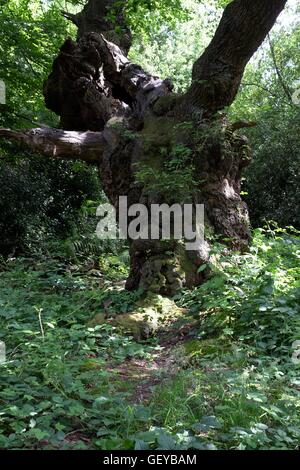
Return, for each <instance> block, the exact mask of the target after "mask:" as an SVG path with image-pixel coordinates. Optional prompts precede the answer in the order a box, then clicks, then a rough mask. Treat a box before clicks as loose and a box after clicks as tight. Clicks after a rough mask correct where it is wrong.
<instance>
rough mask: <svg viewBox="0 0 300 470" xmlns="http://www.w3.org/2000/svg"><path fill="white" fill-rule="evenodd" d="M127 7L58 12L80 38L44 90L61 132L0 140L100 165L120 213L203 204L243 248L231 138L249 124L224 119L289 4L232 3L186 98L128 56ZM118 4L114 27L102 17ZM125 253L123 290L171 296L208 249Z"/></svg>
mask: <svg viewBox="0 0 300 470" xmlns="http://www.w3.org/2000/svg"><path fill="white" fill-rule="evenodd" d="M125 3H126V2H115V0H89V2H88V3H87V5H86V7H85V8H84V9H83V11H82V12H81V13H80V14H78V15H70V14H68V13H66V12H63V14H64V16H65V17H66V18H68V19H70V20H71V21H73V23H75V24H76V25H77V27H78V37H77V40H76V42H74V41H73V40H71V39H70V38H69V39H67V40H66V41H65V43H64V44H63V45H62V47H61V49H60V53H59V55H58V57H57V58H56V59H55V60H54V63H53V69H52V72H51V74H50V76H49V78H48V79H47V81H46V82H45V84H44V96H45V102H46V106H47V107H48V108H49V109H51V110H52V111H54V112H55V113H56V114H57V115H59V116H60V127H61V129H62V130H51V129H38V130H34V131H28V132H22V133H18V132H14V131H9V130H0V135H3V136H6V137H9V138H15V139H18V140H21V141H22V142H24V143H25V144H26V145H29V146H30V147H32V148H34V149H35V150H37V151H39V152H40V153H43V154H45V155H51V156H54V157H57V158H80V159H82V160H85V161H87V162H88V163H92V164H96V165H98V167H99V175H100V178H101V181H102V184H103V188H104V191H105V193H106V195H107V196H108V198H109V200H110V202H111V203H112V204H113V205H114V206H115V207H116V208H118V203H119V197H120V196H127V197H128V205H132V204H137V203H142V204H144V205H146V206H147V207H148V208H150V207H151V205H152V204H162V203H167V204H169V205H172V204H174V203H179V204H183V203H192V204H193V205H194V206H195V204H204V205H205V215H206V226H207V227H208V228H209V230H210V231H213V232H214V233H216V234H218V235H220V236H221V237H222V238H223V239H224V241H225V242H226V243H228V244H229V245H231V246H232V247H233V248H234V249H237V250H244V249H245V248H246V247H247V246H248V244H249V242H250V229H249V217H248V210H247V206H246V204H245V203H244V202H243V201H242V199H241V196H240V190H241V175H242V170H243V169H244V168H245V167H246V166H247V165H248V164H249V162H250V161H251V150H250V148H249V144H248V141H247V139H246V137H244V136H242V135H240V134H239V133H238V132H237V131H238V129H240V128H242V127H247V126H249V125H252V124H253V123H244V122H238V123H235V124H230V123H229V122H228V120H227V118H226V114H221V113H220V111H221V110H222V109H223V108H224V107H225V106H229V105H230V104H231V103H232V102H233V100H234V98H235V96H236V93H237V91H238V88H239V84H240V81H241V78H242V75H243V72H244V68H245V66H246V64H247V62H248V61H249V59H250V58H251V56H252V55H253V53H254V52H255V51H256V49H257V48H258V47H259V45H260V44H261V43H262V41H263V40H264V38H265V37H266V35H267V34H268V32H269V31H270V29H271V27H272V26H273V24H274V22H275V20H276V18H277V16H278V15H279V13H280V11H281V10H282V9H283V7H284V5H285V3H286V0H273V1H272V2H270V1H269V0H252V1H250V0H234V1H233V2H231V3H230V4H229V5H228V7H227V8H226V9H225V11H224V15H223V18H222V20H221V22H220V25H219V27H218V29H217V31H216V34H215V37H214V38H213V40H212V42H211V44H210V45H209V47H208V48H207V49H206V51H205V52H204V54H203V55H202V56H201V58H200V59H199V60H198V61H197V62H196V64H195V66H194V69H193V82H192V85H191V87H190V89H189V90H188V92H187V93H186V94H185V95H176V94H174V93H173V92H172V89H173V85H172V82H171V80H170V79H166V80H161V79H160V78H158V77H153V76H151V75H150V74H148V73H146V72H145V71H144V70H143V69H142V68H141V67H140V66H138V65H135V64H132V63H130V61H129V60H128V59H127V57H126V54H127V53H128V50H129V48H130V45H131V34H130V31H129V30H128V27H127V26H126V24H125V20H124V14H123V9H124V4H125ZM116 4H117V5H118V10H117V12H116V23H115V24H113V23H112V21H111V20H108V19H107V18H105V15H104V12H105V11H107V8H110V9H111V8H112V7H114V6H115V5H116ZM115 26H118V29H117V31H118V33H117V32H116V29H115ZM120 31H121V34H120ZM170 183H171V184H170ZM129 244H130V256H131V271H130V276H129V279H128V280H127V288H128V289H136V288H139V287H141V288H143V289H146V290H149V291H152V292H157V293H161V294H168V295H170V294H173V293H174V292H176V290H177V289H179V288H181V287H183V286H187V287H192V286H195V285H198V284H199V283H201V282H202V281H203V280H204V279H205V278H206V276H207V273H208V267H207V263H208V261H209V246H208V243H207V242H202V243H201V245H200V246H199V247H198V249H197V250H194V251H186V250H185V248H184V243H183V241H178V240H169V241H165V240H162V239H160V240H129ZM199 268H200V269H199Z"/></svg>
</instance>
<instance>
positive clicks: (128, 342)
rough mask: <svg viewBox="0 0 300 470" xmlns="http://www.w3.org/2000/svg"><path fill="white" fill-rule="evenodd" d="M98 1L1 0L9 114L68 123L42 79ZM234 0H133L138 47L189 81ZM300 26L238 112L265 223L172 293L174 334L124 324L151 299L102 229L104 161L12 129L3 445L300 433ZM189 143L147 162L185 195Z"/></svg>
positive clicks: (217, 250)
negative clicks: (52, 108) (243, 245)
mask: <svg viewBox="0 0 300 470" xmlns="http://www.w3.org/2000/svg"><path fill="white" fill-rule="evenodd" d="M81 3H82V2H80V1H79V0H71V1H67V2H65V1H62V0H33V1H32V0H31V1H30V0H0V23H1V31H0V70H1V72H0V79H1V80H4V81H5V84H6V91H7V104H0V126H1V127H2V126H3V127H13V128H21V127H22V128H23V127H34V126H36V127H38V126H40V125H41V124H42V125H52V126H57V125H58V121H57V117H56V116H55V115H53V114H51V113H50V112H48V111H46V110H45V107H44V104H43V98H42V92H41V89H42V82H43V80H44V79H45V78H46V77H47V75H48V73H49V71H50V68H51V64H52V61H53V58H54V57H55V56H56V54H57V50H58V49H59V47H60V45H61V44H62V42H63V41H64V39H65V37H66V36H67V35H73V36H74V34H75V29H74V28H73V26H72V24H71V23H70V22H68V21H67V20H65V19H64V18H63V17H62V15H61V13H60V10H61V9H62V8H63V9H68V11H70V12H76V11H78V10H79V9H81V8H82V5H81ZM227 3H228V0H218V1H217V0H209V1H200V0H182V1H181V0H168V1H166V0H153V1H152V0H143V1H141V0H138V1H137V0H130V1H128V2H127V18H128V22H129V24H130V26H131V28H132V30H133V33H134V44H133V47H132V49H131V51H130V57H131V59H132V60H133V61H134V62H137V63H141V64H142V65H143V66H145V68H146V69H148V70H149V71H150V72H152V73H157V74H158V75H160V76H161V77H163V78H165V77H168V76H169V77H172V78H173V80H174V83H175V87H176V90H177V91H178V92H182V91H184V90H185V89H186V88H187V86H188V84H189V81H190V73H191V68H192V64H193V62H194V60H195V58H196V57H198V56H199V54H200V52H201V51H202V50H203V49H204V48H205V47H206V46H207V44H208V43H209V40H210V38H211V36H212V34H213V32H214V31H215V27H216V25H217V22H218V19H219V17H220V14H221V11H222V7H224V6H225V4H227ZM111 14H112V15H113V12H111ZM299 34H300V33H299V28H297V25H296V23H293V24H287V22H285V23H284V24H279V25H277V27H276V28H275V30H274V31H273V32H272V34H271V38H270V41H269V42H268V41H267V42H266V43H265V44H264V45H263V47H262V48H261V49H260V50H259V52H258V54H257V55H256V56H255V57H254V58H253V60H252V61H251V63H250V64H249V66H248V67H247V71H246V74H245V77H244V79H243V83H242V87H241V89H240V93H239V95H238V98H237V101H236V102H235V104H234V106H233V107H232V108H231V109H230V111H229V118H230V119H231V120H232V121H233V120H237V119H247V120H254V121H256V122H257V126H256V127H255V128H253V129H246V130H245V133H247V135H248V136H249V138H250V140H251V143H252V146H253V148H254V161H253V164H252V166H251V167H250V168H249V170H248V171H247V174H246V175H245V180H244V188H243V191H244V196H245V199H247V202H248V203H249V205H250V209H251V213H252V223H253V226H254V227H261V226H264V227H265V228H264V229H261V228H256V229H255V230H254V233H253V243H252V246H251V248H250V249H249V252H247V253H245V254H243V255H241V254H240V253H235V254H233V253H231V252H229V250H227V249H226V248H224V246H223V245H220V244H218V241H217V240H214V243H212V246H213V253H212V258H211V265H210V268H211V275H210V277H209V279H208V281H207V282H206V283H205V284H203V285H202V286H201V287H198V288H196V289H194V290H192V291H186V290H181V291H180V292H179V294H178V295H177V296H176V297H175V298H174V299H172V300H170V299H167V301H169V302H171V305H172V308H174V309H179V310H180V309H182V311H183V312H184V315H183V316H182V317H180V319H177V320H176V321H175V320H174V322H173V324H172V325H169V327H168V328H166V329H165V331H163V332H160V334H158V336H157V337H152V336H151V335H149V338H148V339H147V340H140V338H137V337H136V336H135V335H134V334H132V332H131V333H128V331H127V330H126V331H125V332H124V330H122V329H120V328H118V327H116V323H115V320H116V319H118V318H119V317H120V315H122V314H126V313H128V312H135V311H138V310H139V308H140V305H141V302H143V301H145V299H146V300H147V298H146V295H145V293H144V292H141V291H136V292H133V293H132V292H127V291H125V290H124V283H125V279H126V277H127V274H128V264H129V254H128V251H127V246H126V244H125V243H124V244H123V243H117V242H116V241H107V242H102V243H101V244H100V243H99V240H97V239H96V236H95V234H94V231H95V227H96V223H97V221H96V217H95V214H96V207H97V204H98V202H99V201H101V200H102V199H103V194H102V192H101V188H100V186H99V181H98V177H97V174H96V172H95V171H94V170H93V169H91V168H90V167H88V166H86V165H85V164H83V163H78V162H76V163H72V162H69V161H68V162H67V161H62V162H58V161H55V160H47V159H42V158H41V157H39V156H37V155H31V154H29V153H28V152H26V151H24V150H23V149H21V148H20V147H19V146H17V145H16V144H12V143H9V142H2V141H1V146H0V152H1V157H0V341H5V343H6V353H7V357H6V362H5V363H0V448H4V449H74V448H75V449H108V450H112V449H138V450H140V449H165V450H173V449H177V450H179V449H226V450H227V449H239V450H244V449H251V450H252V449H260V450H261V449H280V450H282V449H299V442H300V400H299V392H300V375H299V357H300V356H299V351H298V350H297V348H298V346H297V344H296V341H299V339H300V317H299V301H300V271H299V257H300V250H299V240H300V238H299V232H297V230H296V229H294V228H292V227H291V226H292V225H293V226H294V227H296V228H299V226H300V219H299V211H298V207H299V185H298V180H299V163H300V162H299V147H300V141H299V132H298V129H299V124H300V123H299V105H298V104H297V103H295V102H294V100H293V99H292V94H293V92H294V91H295V90H296V88H297V83H296V82H297V80H298V79H299V76H300V64H299V54H298V51H297V47H298V43H299V39H300V36H299ZM189 156H190V155H189V152H188V149H186V148H185V147H184V146H182V145H177V146H174V148H173V149H172V158H171V159H170V161H168V163H167V164H166V165H165V167H164V168H163V171H162V172H161V174H159V175H157V174H156V175H155V174H153V170H152V172H151V168H150V169H149V168H147V166H143V167H142V166H141V167H140V168H138V172H139V178H140V180H141V181H143V183H144V184H145V185H147V184H148V183H149V184H150V183H151V184H152V185H154V189H155V190H160V191H162V189H164V190H165V191H167V192H169V193H173V194H176V197H177V198H178V197H180V198H181V199H182V200H184V196H185V195H186V193H187V191H186V188H187V187H189V190H191V188H192V187H193V181H192V168H191V166H190V162H189ZM271 219H272V220H274V221H275V222H267V223H266V222H265V221H270V220H271ZM280 226H281V227H284V226H288V227H287V228H285V229H280V228H279V227H280ZM151 299H152V300H153V299H154V297H153V298H151ZM164 300H166V299H163V298H159V301H160V302H164ZM125 333H127V334H125Z"/></svg>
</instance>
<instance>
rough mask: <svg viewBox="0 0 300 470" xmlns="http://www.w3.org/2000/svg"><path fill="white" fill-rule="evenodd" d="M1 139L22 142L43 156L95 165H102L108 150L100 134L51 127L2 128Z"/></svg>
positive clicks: (103, 137)
mask: <svg viewBox="0 0 300 470" xmlns="http://www.w3.org/2000/svg"><path fill="white" fill-rule="evenodd" d="M1 137H3V138H7V139H9V140H15V141H17V142H20V143H22V144H24V145H26V146H27V147H29V148H30V149H31V150H33V151H34V152H37V153H40V154H41V155H45V156H48V157H54V158H66V159H71V160H83V161H85V162H87V163H93V164H99V163H100V161H101V157H102V154H103V152H104V151H105V150H106V149H107V148H108V141H107V139H106V138H105V136H104V133H100V132H69V131H63V130H60V129H52V128H50V127H49V128H48V127H46V128H38V129H30V130H22V131H14V130H11V129H2V128H1V129H0V138H1Z"/></svg>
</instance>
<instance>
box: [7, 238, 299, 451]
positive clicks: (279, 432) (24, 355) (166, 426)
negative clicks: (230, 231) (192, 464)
mask: <svg viewBox="0 0 300 470" xmlns="http://www.w3.org/2000/svg"><path fill="white" fill-rule="evenodd" d="M125 261H126V256H123V258H122V257H121V258H120V257H117V256H116V255H115V254H113V255H111V256H108V255H106V256H103V257H100V258H99V259H98V260H97V263H96V264H95V263H94V264H93V266H90V268H89V269H88V268H87V267H86V266H83V264H82V263H81V262H80V261H77V262H76V261H75V260H74V259H72V262H71V261H65V262H63V261H62V260H61V258H60V257H55V256H52V258H51V259H49V258H41V259H38V258H32V259H25V258H22V259H21V258H18V259H10V260H8V261H6V262H5V261H4V260H3V261H2V262H1V264H0V340H2V341H5V344H6V353H7V355H6V362H5V363H3V364H0V447H1V448H7V449H28V448H31V449H32V448H34V449H70V448H75V449H87V448H93V449H109V450H110V449H132V448H135V449H148V448H151V449H188V448H195V449H201V448H203V449H297V448H299V442H300V377H299V362H300V361H299V360H298V354H299V352H297V351H295V350H293V345H294V347H296V345H297V343H295V342H296V341H299V340H300V315H299V297H300V289H299V287H300V286H299V237H298V235H297V234H296V233H292V232H289V233H287V232H284V231H282V232H279V231H278V230H277V231H271V230H269V231H267V232H265V231H263V230H257V231H256V232H255V235H254V240H253V245H252V247H251V250H250V251H249V253H247V254H245V255H239V254H232V253H228V252H226V250H225V249H224V247H223V246H217V247H216V248H215V253H214V256H213V262H212V270H213V274H212V276H211V278H210V280H209V281H208V282H207V283H206V284H204V285H202V286H201V287H199V288H197V289H194V290H193V291H182V292H181V293H180V294H179V295H178V296H177V297H176V298H175V299H174V300H175V301H176V303H177V304H178V305H179V306H181V307H185V308H186V309H187V310H188V315H187V318H186V320H185V323H186V324H187V325H189V324H190V325H191V326H190V330H189V336H188V337H187V338H185V339H184V340H183V341H180V342H179V343H178V345H175V346H173V347H172V348H169V349H168V347H167V346H166V345H164V344H162V343H161V342H160V340H159V338H156V339H155V338H153V339H150V340H148V341H145V342H136V341H135V340H134V339H133V338H132V337H130V336H123V335H122V334H121V333H120V332H119V331H118V330H116V329H115V328H114V327H113V326H111V324H110V323H109V322H107V323H105V324H103V325H99V326H94V327H91V326H89V321H90V320H91V319H92V318H93V317H95V315H97V314H98V313H101V312H103V311H106V312H108V313H107V314H108V317H109V315H110V312H114V313H115V314H121V313H125V312H129V311H132V310H133V309H134V306H135V304H136V302H137V301H138V300H139V297H140V296H141V295H142V294H141V293H140V292H137V293H129V292H126V291H125V290H124V284H123V282H122V281H121V279H122V278H124V277H125V276H126V271H127V267H126V266H125V264H124V262H125ZM165 354H168V355H170V356H171V357H172V358H173V362H175V363H176V364H177V372H176V373H173V374H170V376H169V378H167V380H163V381H162V382H161V384H159V383H158V384H157V377H160V375H159V374H161V373H162V371H161V370H159V369H157V370H156V369H154V370H153V371H152V375H156V381H155V385H153V383H154V381H153V380H152V379H153V377H152V378H151V377H150V376H149V373H148V372H147V374H148V382H147V380H146V381H145V387H151V394H150V398H147V400H144V401H140V400H139V399H138V397H137V396H136V393H135V389H136V380H137V379H136V377H131V376H130V368H129V367H128V368H127V369H128V373H127V376H124V375H122V376H120V374H119V368H120V367H122V366H124V364H125V365H126V364H128V363H130V361H142V363H143V364H146V365H147V364H151V362H152V361H154V360H156V359H157V358H158V357H159V356H162V357H163V356H164V355H165ZM158 364H159V362H158ZM145 368H147V367H146V366H145ZM163 372H164V373H168V371H163ZM150 375H151V374H150ZM158 382H159V381H158Z"/></svg>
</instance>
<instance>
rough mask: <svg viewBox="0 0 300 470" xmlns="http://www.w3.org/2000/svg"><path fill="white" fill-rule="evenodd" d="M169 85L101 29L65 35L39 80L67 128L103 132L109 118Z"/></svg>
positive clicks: (136, 108)
mask: <svg viewBox="0 0 300 470" xmlns="http://www.w3.org/2000/svg"><path fill="white" fill-rule="evenodd" d="M172 88H173V85H172V83H171V81H170V80H161V79H159V78H158V77H154V76H152V75H150V74H148V73H147V72H145V71H144V70H143V69H142V68H141V67H140V66H138V65H135V64H132V63H131V62H130V61H129V60H128V59H127V57H126V56H125V55H124V54H123V52H122V50H121V49H120V48H119V47H118V46H117V45H115V44H113V43H111V42H109V41H107V40H106V38H105V37H104V35H103V34H98V33H87V34H85V35H84V36H83V37H82V38H81V39H80V40H79V41H78V42H73V41H72V40H71V39H67V40H66V42H65V43H64V44H63V45H62V47H61V49H60V54H59V56H58V57H57V58H56V59H55V61H54V63H53V68H52V72H51V74H50V76H49V78H48V80H47V81H46V82H45V84H44V96H45V101H46V106H47V107H48V108H49V109H51V110H52V111H54V112H55V113H56V114H58V115H59V116H61V122H60V126H61V127H62V128H64V129H67V130H79V131H81V130H82V131H84V130H92V131H102V130H103V129H104V127H105V124H106V123H107V121H108V120H109V119H110V118H112V117H114V116H120V115H124V114H128V111H133V114H134V115H136V116H138V117H139V118H140V117H142V115H143V114H144V112H145V110H146V109H147V108H148V107H149V106H150V105H151V104H153V103H154V102H155V101H156V100H157V99H158V98H160V97H161V96H164V95H166V94H168V93H169V92H170V91H171V90H172Z"/></svg>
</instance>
